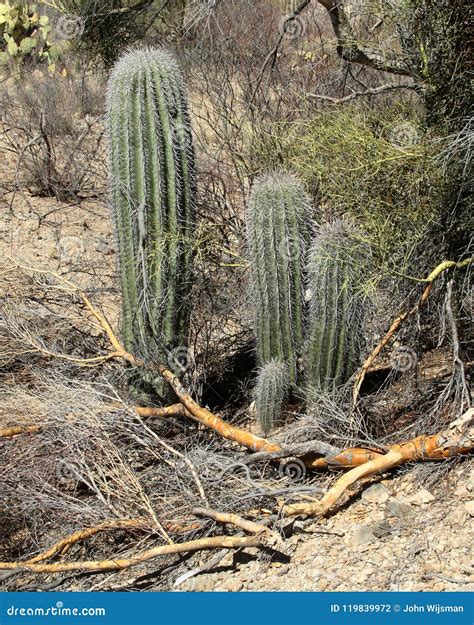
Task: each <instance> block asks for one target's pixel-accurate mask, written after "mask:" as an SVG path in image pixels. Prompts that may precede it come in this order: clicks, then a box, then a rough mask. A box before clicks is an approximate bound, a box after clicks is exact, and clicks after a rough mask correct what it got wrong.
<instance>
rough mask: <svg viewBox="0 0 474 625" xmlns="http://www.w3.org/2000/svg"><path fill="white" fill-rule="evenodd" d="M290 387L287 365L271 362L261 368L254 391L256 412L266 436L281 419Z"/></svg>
mask: <svg viewBox="0 0 474 625" xmlns="http://www.w3.org/2000/svg"><path fill="white" fill-rule="evenodd" d="M289 385H290V380H289V376H288V367H287V365H286V364H285V363H283V362H280V361H278V360H270V361H269V362H267V363H266V364H264V365H263V366H262V367H261V368H260V370H259V372H258V375H257V383H256V385H255V389H254V393H255V410H256V413H257V418H258V420H259V422H260V425H261V427H262V430H263V432H264V433H265V434H266V433H267V432H269V431H270V430H271V429H272V428H274V427H275V426H276V425H277V424H278V422H279V421H280V419H281V415H282V412H283V408H284V406H285V403H286V400H287V398H288V390H289Z"/></svg>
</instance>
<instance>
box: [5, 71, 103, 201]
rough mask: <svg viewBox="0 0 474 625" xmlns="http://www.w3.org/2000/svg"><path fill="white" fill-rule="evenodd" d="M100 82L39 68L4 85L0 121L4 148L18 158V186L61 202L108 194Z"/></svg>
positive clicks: (15, 182)
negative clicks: (106, 190) (42, 70)
mask: <svg viewBox="0 0 474 625" xmlns="http://www.w3.org/2000/svg"><path fill="white" fill-rule="evenodd" d="M99 81H100V78H99V77H94V78H92V77H91V76H88V75H85V74H83V75H81V74H78V75H75V74H70V75H68V76H66V77H64V76H62V75H57V74H55V75H52V76H50V75H47V74H44V73H43V72H41V71H40V70H36V71H35V72H32V73H30V74H28V76H27V78H23V79H22V80H21V81H20V82H18V81H11V80H10V81H8V82H7V83H5V85H4V86H3V88H2V92H1V93H0V105H1V110H2V114H1V120H0V121H1V126H2V136H3V144H4V149H5V152H7V153H10V154H11V155H12V158H13V159H14V161H15V171H14V180H13V188H14V190H18V189H25V188H26V189H28V190H29V191H30V192H31V193H32V194H34V195H41V196H54V197H56V198H58V199H59V200H71V199H77V198H81V197H85V196H87V197H92V196H97V195H98V194H102V193H103V192H104V183H105V180H106V176H105V172H104V168H103V155H102V152H101V149H102V125H101V115H102V101H103V95H104V93H103V87H102V86H101V85H100V82H99Z"/></svg>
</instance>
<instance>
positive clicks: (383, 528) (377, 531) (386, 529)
mask: <svg viewBox="0 0 474 625" xmlns="http://www.w3.org/2000/svg"><path fill="white" fill-rule="evenodd" d="M392 531H393V528H392V527H391V525H390V523H388V521H381V522H380V523H375V524H374V525H372V533H373V535H374V536H375V538H383V537H384V536H388V535H389V534H391V533H392Z"/></svg>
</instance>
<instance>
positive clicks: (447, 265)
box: [352, 258, 474, 405]
mask: <svg viewBox="0 0 474 625" xmlns="http://www.w3.org/2000/svg"><path fill="white" fill-rule="evenodd" d="M473 260H474V259H473V258H466V259H465V260H462V261H460V262H458V263H457V262H455V261H451V260H445V261H443V262H442V263H440V264H439V265H438V266H437V267H436V268H435V269H434V270H433V271H432V272H431V273H430V274H429V276H428V277H426V278H416V279H415V280H416V281H417V282H423V283H426V287H425V289H424V291H423V293H422V295H421V297H420V299H419V300H418V302H417V303H416V304H415V306H413V308H411V309H410V310H407V311H405V312H404V313H401V314H400V315H399V316H398V317H397V318H396V319H395V320H394V321H393V323H392V325H391V326H390V328H389V329H388V331H387V333H386V334H385V336H384V337H383V338H382V340H381V341H380V343H378V345H377V346H376V347H375V349H374V350H373V351H372V352H371V354H369V356H368V357H367V359H366V360H365V362H364V364H363V365H362V368H361V370H360V372H359V374H358V375H357V378H356V381H355V384H354V389H353V392H352V403H353V404H354V405H355V404H356V403H357V398H358V396H359V391H360V389H361V386H362V383H363V382H364V378H365V376H366V374H367V372H368V370H369V369H370V367H371V366H372V364H373V363H374V361H375V360H376V358H377V356H378V355H379V354H380V352H381V351H382V350H383V348H384V347H385V346H386V345H387V343H389V342H390V340H391V339H392V337H393V335H394V334H395V332H397V331H398V330H399V328H400V326H401V325H402V323H403V322H404V321H406V320H407V319H408V318H409V317H411V316H413V315H415V314H416V313H417V312H418V311H419V310H420V308H421V307H422V306H423V305H424V304H425V302H426V300H427V299H428V297H429V295H430V293H431V290H432V288H433V282H434V281H435V280H436V278H438V276H440V275H441V274H442V273H443V272H444V271H446V270H447V269H452V268H454V267H455V268H458V269H459V268H461V267H467V266H468V265H469V264H471V263H472V261H473Z"/></svg>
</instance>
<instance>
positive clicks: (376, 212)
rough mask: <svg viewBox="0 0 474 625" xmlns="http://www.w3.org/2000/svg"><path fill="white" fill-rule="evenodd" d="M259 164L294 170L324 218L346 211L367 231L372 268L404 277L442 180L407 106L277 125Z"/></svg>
mask: <svg viewBox="0 0 474 625" xmlns="http://www.w3.org/2000/svg"><path fill="white" fill-rule="evenodd" d="M258 148H259V159H260V163H265V164H266V165H274V164H275V162H280V163H281V162H283V163H285V164H286V165H288V166H290V167H291V168H292V169H293V170H294V171H295V172H297V173H298V174H299V175H300V176H301V177H302V178H303V179H304V180H305V181H306V183H307V185H308V188H309V189H311V191H312V193H313V194H314V195H317V196H319V198H320V206H321V210H322V211H323V213H325V215H326V216H327V217H332V216H334V215H342V214H344V213H349V214H350V215H352V217H353V218H354V219H355V220H356V222H357V223H358V224H359V225H360V227H361V228H363V229H364V231H365V232H366V233H367V238H368V241H369V243H370V246H371V248H372V250H373V252H374V258H375V261H376V262H377V264H378V265H379V266H381V267H383V268H385V269H396V270H397V271H404V270H406V269H407V266H408V265H409V261H410V259H411V256H412V254H411V252H412V251H413V250H414V249H415V248H416V246H417V244H418V243H419V242H420V241H421V240H422V239H423V237H424V235H425V234H426V231H427V228H428V227H429V226H430V224H432V222H433V221H434V220H435V219H436V216H437V213H438V209H439V205H438V200H437V195H438V194H439V192H440V190H441V189H442V188H443V184H444V177H443V174H442V172H441V170H440V168H439V167H438V166H437V165H436V163H435V161H434V158H433V157H434V154H435V152H436V148H435V147H434V144H433V142H432V141H431V139H430V137H428V136H427V135H426V134H424V132H423V129H422V125H421V121H420V120H419V119H417V118H416V117H415V116H414V115H413V112H412V111H411V110H410V108H409V107H406V108H400V107H398V106H393V107H386V108H385V109H382V114H381V111H380V109H378V110H377V111H373V110H371V109H369V108H362V107H360V106H359V105H353V106H347V107H346V108H342V109H341V108H337V109H335V108H333V107H331V108H327V109H323V110H322V111H320V112H318V113H316V114H314V115H313V116H312V117H311V118H309V119H307V120H302V121H301V122H297V123H294V124H291V125H285V124H275V129H274V133H273V135H270V134H269V135H267V138H266V140H265V141H262V142H261V143H260V145H259V146H258Z"/></svg>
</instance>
